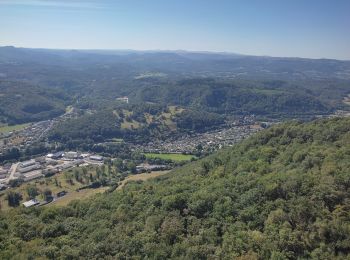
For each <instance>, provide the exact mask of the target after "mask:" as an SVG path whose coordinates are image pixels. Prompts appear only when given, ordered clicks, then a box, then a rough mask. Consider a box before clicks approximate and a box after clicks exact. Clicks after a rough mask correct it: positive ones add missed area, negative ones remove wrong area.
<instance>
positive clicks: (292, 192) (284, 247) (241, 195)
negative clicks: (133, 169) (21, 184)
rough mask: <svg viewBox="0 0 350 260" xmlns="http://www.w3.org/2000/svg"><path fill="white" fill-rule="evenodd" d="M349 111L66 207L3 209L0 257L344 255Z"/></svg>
mask: <svg viewBox="0 0 350 260" xmlns="http://www.w3.org/2000/svg"><path fill="white" fill-rule="evenodd" d="M349 133H350V119H345V118H336V119H328V120H317V121H313V122H310V123H299V122H290V123H283V124H278V125H276V126H273V127H271V128H269V129H267V130H264V131H262V132H259V133H258V134H256V135H254V136H252V137H250V138H248V139H247V140H245V141H243V142H241V143H239V144H237V145H235V146H233V147H232V148H227V149H225V150H221V151H219V152H218V153H216V154H213V155H211V156H210V157H207V158H205V159H202V160H200V161H197V162H194V163H190V164H187V165H185V166H184V167H182V168H178V169H176V170H173V171H172V172H170V173H168V174H166V175H163V176H161V177H159V178H157V179H154V180H151V181H147V182H144V183H142V182H129V183H128V184H127V185H125V187H123V189H122V190H121V191H114V192H111V193H106V194H103V195H99V196H97V197H95V198H93V199H89V200H85V201H76V202H73V203H71V204H69V205H68V206H67V207H57V208H56V207H49V208H33V209H15V210H12V211H9V212H8V213H6V214H5V213H1V215H0V216H1V217H0V241H1V243H0V244H1V250H0V251H1V253H0V257H1V258H2V259H7V258H11V257H17V258H25V257H32V258H38V257H43V258H51V259H53V258H68V259H77V258H79V257H80V258H108V257H110V258H121V259H127V258H131V257H135V258H151V259H166V258H175V259H210V258H222V259H232V258H235V257H241V258H242V259H247V258H249V259H259V258H260V259H271V258H272V259H286V258H289V259H297V258H313V259H336V258H339V259H342V258H346V257H348V256H349V254H350V247H349V245H350V241H349V238H350V217H349V209H350V197H349V194H350V192H349V189H350V184H349V183H350V175H349V169H350V135H349Z"/></svg>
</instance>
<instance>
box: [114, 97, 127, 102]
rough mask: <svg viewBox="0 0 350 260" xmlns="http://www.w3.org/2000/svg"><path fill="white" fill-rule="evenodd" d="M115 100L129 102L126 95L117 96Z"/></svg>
mask: <svg viewBox="0 0 350 260" xmlns="http://www.w3.org/2000/svg"><path fill="white" fill-rule="evenodd" d="M117 101H121V102H124V103H127V104H129V98H128V97H119V98H117Z"/></svg>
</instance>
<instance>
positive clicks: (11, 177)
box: [6, 162, 19, 183]
mask: <svg viewBox="0 0 350 260" xmlns="http://www.w3.org/2000/svg"><path fill="white" fill-rule="evenodd" d="M18 164H19V162H18V163H14V164H12V166H11V169H10V176H9V177H7V181H6V182H7V183H9V182H10V180H13V179H16V178H17V177H15V173H16V170H17V167H18Z"/></svg>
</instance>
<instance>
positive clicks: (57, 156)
mask: <svg viewBox="0 0 350 260" xmlns="http://www.w3.org/2000/svg"><path fill="white" fill-rule="evenodd" d="M63 154H64V152H57V153H54V154H51V157H49V158H51V159H54V160H58V159H60V158H62V156H63Z"/></svg>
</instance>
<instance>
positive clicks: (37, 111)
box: [0, 80, 70, 124]
mask: <svg viewBox="0 0 350 260" xmlns="http://www.w3.org/2000/svg"><path fill="white" fill-rule="evenodd" d="M69 100H70V98H69V96H68V95H66V94H65V93H64V92H63V91H59V90H56V89H49V88H43V87H38V86H34V85H30V84H26V83H23V82H18V81H17V82H13V81H3V80H0V104H1V107H0V123H8V124H19V123H26V122H32V121H39V120H45V119H51V118H54V117H57V116H59V115H61V114H63V113H64V112H65V104H66V103H67V102H69Z"/></svg>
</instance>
